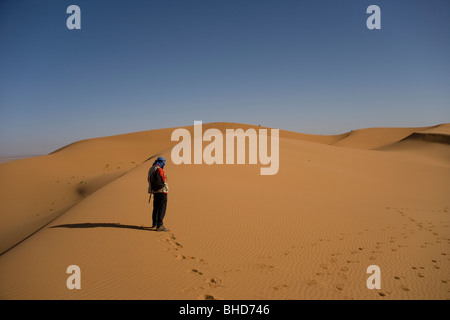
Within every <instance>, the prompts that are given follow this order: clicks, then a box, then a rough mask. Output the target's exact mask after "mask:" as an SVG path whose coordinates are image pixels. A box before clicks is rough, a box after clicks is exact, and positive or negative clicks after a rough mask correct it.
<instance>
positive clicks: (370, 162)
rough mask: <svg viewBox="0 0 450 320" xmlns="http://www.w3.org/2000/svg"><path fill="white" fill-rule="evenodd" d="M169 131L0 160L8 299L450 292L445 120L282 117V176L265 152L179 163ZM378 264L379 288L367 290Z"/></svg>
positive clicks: (2, 271) (0, 281)
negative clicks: (157, 161) (153, 179)
mask: <svg viewBox="0 0 450 320" xmlns="http://www.w3.org/2000/svg"><path fill="white" fill-rule="evenodd" d="M185 128H186V129H188V130H190V132H191V133H193V126H189V127H185ZM208 128H217V129H219V130H221V131H222V132H225V130H226V129H237V128H242V129H244V130H246V129H248V128H253V129H255V130H258V129H262V128H263V127H259V126H251V125H245V124H236V123H209V124H203V131H205V130H206V129H208ZM174 129H175V128H167V129H160V130H150V131H144V132H135V133H129V134H124V135H117V136H111V137H104V138H95V139H88V140H83V141H79V142H75V143H73V144H70V145H68V146H65V147H62V148H60V149H58V150H56V151H54V152H52V153H51V154H48V155H44V156H39V157H32V158H26V159H20V160H15V161H9V162H5V163H2V164H0V177H1V180H0V194H1V196H0V197H1V198H0V298H1V299H205V298H207V297H209V298H210V297H213V298H215V299H449V298H450V272H449V271H450V229H449V225H450V216H449V214H450V213H449V210H450V197H449V194H450V142H449V141H450V124H441V125H437V126H431V127H421V128H368V129H361V130H355V131H351V132H348V133H344V134H341V135H333V136H320V135H308V134H302V133H296V132H290V131H284V130H280V166H279V172H278V174H276V175H273V176H262V175H260V174H259V167H260V165H249V164H245V165H206V164H202V165H174V164H173V163H172V162H171V157H170V152H171V149H172V147H173V146H174V145H175V144H176V143H177V142H172V141H171V139H170V136H171V133H172V132H173V130H174ZM207 144H208V142H204V145H207ZM159 155H162V156H164V157H165V158H166V159H167V166H166V171H167V174H168V177H169V185H170V192H169V202H168V210H167V215H166V218H165V224H166V225H167V227H168V228H169V229H170V232H166V233H161V232H154V231H150V230H148V227H149V226H150V225H151V204H148V203H147V199H148V194H147V181H146V178H147V171H148V169H149V167H150V166H151V164H152V162H153V159H154V158H156V157H157V156H159ZM149 158H150V160H149V161H145V160H147V159H149ZM69 265H78V266H79V267H80V268H81V274H82V289H81V290H68V289H67V287H66V280H67V277H68V274H67V273H66V268H67V267H68V266H69ZM370 265H377V266H379V267H380V269H381V275H382V287H381V289H379V290H378V289H375V290H369V289H368V288H367V287H366V280H367V278H368V276H369V275H368V274H367V273H366V269H367V267H368V266H370Z"/></svg>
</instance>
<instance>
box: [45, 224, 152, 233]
mask: <svg viewBox="0 0 450 320" xmlns="http://www.w3.org/2000/svg"><path fill="white" fill-rule="evenodd" d="M50 228H71V229H87V228H120V229H134V230H144V231H155V229H151V228H150V227H144V226H133V225H127V224H120V223H102V222H97V223H90V222H86V223H70V224H60V225H57V226H53V227H50Z"/></svg>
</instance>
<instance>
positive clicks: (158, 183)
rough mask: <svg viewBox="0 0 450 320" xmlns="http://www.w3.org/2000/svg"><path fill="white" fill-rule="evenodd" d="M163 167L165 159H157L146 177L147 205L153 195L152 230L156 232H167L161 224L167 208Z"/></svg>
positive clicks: (166, 185)
mask: <svg viewBox="0 0 450 320" xmlns="http://www.w3.org/2000/svg"><path fill="white" fill-rule="evenodd" d="M165 165H166V159H164V158H163V157H158V159H156V161H155V162H153V165H152V166H151V168H150V170H148V176H147V181H148V193H149V194H150V195H149V198H148V202H149V203H150V199H151V197H152V194H153V213H152V220H153V223H152V228H156V231H169V229H167V228H166V227H164V224H163V220H164V216H165V215H166V208H167V192H169V185H168V184H167V176H166V174H165V172H164V166H165Z"/></svg>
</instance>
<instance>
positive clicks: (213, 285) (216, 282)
mask: <svg viewBox="0 0 450 320" xmlns="http://www.w3.org/2000/svg"><path fill="white" fill-rule="evenodd" d="M206 283H207V284H208V285H209V286H210V287H211V288H217V287H219V286H220V285H221V283H222V280H220V279H219V278H211V279H207V280H206Z"/></svg>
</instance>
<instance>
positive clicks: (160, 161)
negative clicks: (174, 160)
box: [153, 157, 166, 169]
mask: <svg viewBox="0 0 450 320" xmlns="http://www.w3.org/2000/svg"><path fill="white" fill-rule="evenodd" d="M155 164H157V165H158V166H160V167H161V168H162V169H164V166H165V165H166V159H164V158H163V157H158V159H156V160H155V162H153V165H155Z"/></svg>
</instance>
